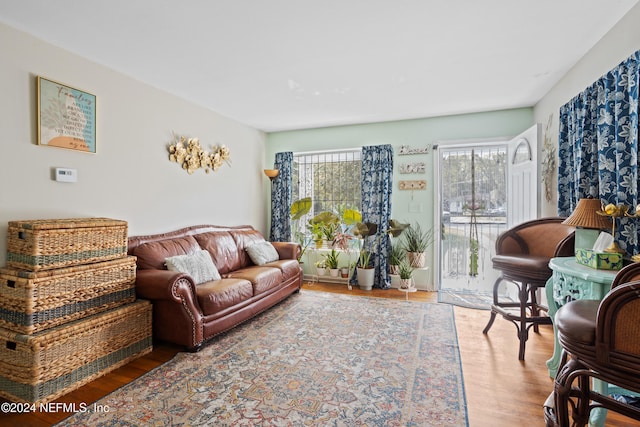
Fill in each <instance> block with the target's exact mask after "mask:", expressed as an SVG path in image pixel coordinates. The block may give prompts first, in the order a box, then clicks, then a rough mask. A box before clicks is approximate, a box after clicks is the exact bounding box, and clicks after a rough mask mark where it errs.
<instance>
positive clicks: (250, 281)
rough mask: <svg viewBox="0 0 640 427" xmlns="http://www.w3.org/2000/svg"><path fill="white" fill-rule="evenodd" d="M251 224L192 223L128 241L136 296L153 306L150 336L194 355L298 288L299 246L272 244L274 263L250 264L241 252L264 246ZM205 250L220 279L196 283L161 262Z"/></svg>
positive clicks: (249, 260)
mask: <svg viewBox="0 0 640 427" xmlns="http://www.w3.org/2000/svg"><path fill="white" fill-rule="evenodd" d="M264 240H265V239H264V237H263V236H262V234H260V232H259V231H257V230H255V229H254V228H253V227H251V226H238V227H221V226H215V225H198V226H192V227H187V228H182V229H180V230H176V231H172V232H169V233H164V234H155V235H149V236H133V237H129V247H128V253H129V254H130V255H134V256H136V257H137V266H138V270H137V275H136V276H137V277H136V294H137V295H138V297H139V298H143V299H148V300H150V301H151V302H152V303H153V335H154V338H157V339H160V340H164V341H169V342H172V343H175V344H179V345H184V346H186V347H187V349H189V350H191V351H197V350H199V349H200V347H201V346H202V344H203V343H204V342H205V341H206V340H208V339H210V338H212V337H214V336H215V335H217V334H220V333H221V332H224V331H226V330H228V329H231V328H233V327H234V326H236V325H238V324H239V323H241V322H244V321H246V320H247V319H250V318H252V317H253V316H255V315H257V314H258V313H260V312H262V311H264V310H266V309H267V308H269V307H271V306H273V305H275V304H276V303H278V302H280V301H282V300H283V299H285V298H286V297H287V296H289V295H290V294H292V293H294V292H298V291H299V290H300V287H301V286H302V269H301V268H300V265H299V263H298V261H297V258H298V255H299V253H300V250H301V249H300V245H298V244H296V243H289V242H273V243H272V245H273V247H274V248H275V249H276V251H277V253H278V256H279V260H276V261H274V262H269V263H267V264H264V265H255V264H254V263H253V262H252V260H251V258H250V256H249V254H248V253H247V251H246V249H247V248H248V247H249V246H251V245H253V244H256V243H260V242H264ZM201 249H204V250H206V251H207V252H208V253H209V254H210V255H211V259H212V260H213V264H214V265H215V267H216V268H217V270H218V272H219V274H220V276H221V279H220V280H215V281H207V282H204V283H201V284H196V283H195V282H194V280H193V279H192V277H191V276H190V275H189V274H186V273H181V272H177V271H170V270H168V269H167V267H166V263H165V260H166V259H167V258H169V257H174V256H176V255H189V254H193V253H195V252H196V251H199V250H201Z"/></svg>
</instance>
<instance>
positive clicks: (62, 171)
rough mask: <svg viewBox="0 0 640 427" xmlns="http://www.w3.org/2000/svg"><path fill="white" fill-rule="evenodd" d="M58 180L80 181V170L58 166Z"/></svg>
mask: <svg viewBox="0 0 640 427" xmlns="http://www.w3.org/2000/svg"><path fill="white" fill-rule="evenodd" d="M55 173H56V181H58V182H78V171H77V170H75V169H68V168H56V172H55Z"/></svg>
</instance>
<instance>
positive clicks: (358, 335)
mask: <svg viewBox="0 0 640 427" xmlns="http://www.w3.org/2000/svg"><path fill="white" fill-rule="evenodd" d="M97 403H98V407H100V408H109V411H108V412H101V413H92V412H90V411H88V412H85V413H79V414H76V415H74V416H72V417H71V418H68V419H66V420H65V421H63V422H62V423H60V424H59V425H64V426H87V425H90V426H312V425H313V426H317V425H322V426H357V425H360V426H447V427H451V426H468V420H467V412H466V400H465V395H464V384H463V377H462V368H461V363H460V353H459V349H458V342H457V336H456V329H455V322H454V315H453V309H452V307H451V306H449V305H444V304H428V303H417V302H411V301H408V302H407V301H398V300H387V299H379V298H369V297H357V296H350V295H340V294H331V293H324V292H316V291H304V290H303V291H301V292H300V293H299V294H294V295H292V296H291V297H290V298H288V299H286V300H285V301H283V302H282V303H280V304H279V305H277V306H276V307H273V308H272V309H270V310H268V311H266V312H265V313H263V314H261V315H260V316H258V317H256V318H255V319H252V320H251V321H249V322H247V323H245V324H243V325H241V326H239V327H236V328H235V329H233V330H232V331H230V332H228V333H227V334H224V335H222V336H220V337H218V338H216V339H214V340H213V341H212V342H210V343H209V344H208V345H206V346H205V347H204V348H203V349H202V350H201V351H200V352H198V353H193V354H192V353H179V354H178V355H176V356H175V357H174V358H173V359H172V360H171V361H169V362H167V363H165V364H164V365H162V366H160V367H158V368H156V369H154V370H152V371H151V372H148V373H147V374H145V375H144V376H142V377H141V378H139V379H137V380H135V381H134V382H132V383H130V384H128V385H126V386H124V387H122V388H121V389H118V390H116V391H115V392H113V393H111V394H110V395H108V396H106V397H105V398H103V399H101V400H100V401H98V402H97ZM90 407H92V406H90Z"/></svg>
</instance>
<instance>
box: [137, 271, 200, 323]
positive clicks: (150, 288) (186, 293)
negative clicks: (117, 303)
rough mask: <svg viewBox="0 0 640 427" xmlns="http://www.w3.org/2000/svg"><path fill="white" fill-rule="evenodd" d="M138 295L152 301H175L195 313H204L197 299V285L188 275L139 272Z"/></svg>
mask: <svg viewBox="0 0 640 427" xmlns="http://www.w3.org/2000/svg"><path fill="white" fill-rule="evenodd" d="M136 294H137V295H138V297H140V298H144V299H148V300H151V301H155V300H164V301H173V302H175V303H177V304H184V305H185V306H186V307H188V308H189V309H190V310H191V311H193V312H195V313H201V312H202V310H200V305H199V304H198V300H197V299H196V298H195V295H196V290H195V284H194V283H193V279H191V277H190V276H189V275H188V274H184V273H178V272H175V271H169V270H138V271H137V272H136Z"/></svg>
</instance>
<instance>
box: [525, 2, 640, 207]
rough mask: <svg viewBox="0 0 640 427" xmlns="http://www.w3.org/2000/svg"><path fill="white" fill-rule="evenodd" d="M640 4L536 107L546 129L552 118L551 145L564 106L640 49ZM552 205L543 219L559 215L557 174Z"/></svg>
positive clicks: (535, 114) (540, 120) (544, 204)
mask: <svg viewBox="0 0 640 427" xmlns="http://www.w3.org/2000/svg"><path fill="white" fill-rule="evenodd" d="M638 22H640V4H638V5H636V6H634V7H633V8H632V9H631V10H630V11H629V13H627V14H626V15H625V16H624V17H623V18H622V19H621V20H620V22H619V23H618V24H617V25H616V26H615V27H614V28H613V29H612V30H611V31H609V33H607V34H606V35H605V36H604V37H603V38H602V39H601V40H600V41H599V42H598V43H597V44H596V45H595V46H594V47H593V48H592V49H591V50H590V51H589V52H588V53H587V54H586V55H585V56H584V57H583V58H582V59H580V61H578V63H577V64H576V65H575V66H574V67H572V68H571V69H570V70H569V71H568V72H567V74H565V76H564V77H563V78H562V79H561V80H560V81H559V82H558V83H557V84H556V85H555V86H554V87H553V88H552V89H551V90H550V91H549V92H548V93H547V94H546V95H545V96H544V98H542V99H541V100H540V102H538V103H537V104H536V105H535V107H534V118H535V121H536V122H538V123H542V125H543V129H544V126H545V125H546V123H547V121H548V119H549V116H550V115H552V127H551V129H552V131H551V132H550V135H549V136H550V137H551V141H552V143H553V146H554V147H557V145H558V112H559V109H560V107H561V106H562V105H564V104H565V103H567V102H568V101H569V100H570V99H571V98H573V97H574V96H576V95H577V94H578V93H580V92H582V91H583V90H584V89H586V88H587V86H589V85H591V83H593V82H595V81H596V80H597V79H599V78H600V77H601V76H602V75H604V74H605V73H607V72H608V71H609V70H611V69H612V68H614V67H615V66H616V65H618V64H619V63H620V62H622V61H623V60H625V59H626V58H627V57H628V56H630V55H631V54H632V53H633V52H635V51H636V50H638V49H640V25H638ZM553 182H554V188H553V198H552V201H551V203H543V207H542V214H543V215H545V216H546V215H556V214H557V189H556V185H557V184H556V183H557V174H555V176H554V180H553Z"/></svg>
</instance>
